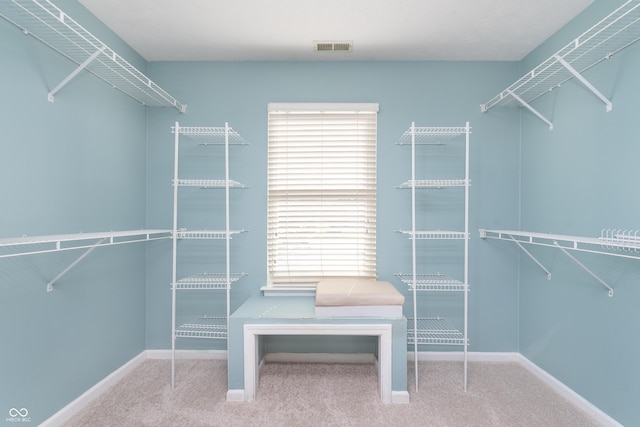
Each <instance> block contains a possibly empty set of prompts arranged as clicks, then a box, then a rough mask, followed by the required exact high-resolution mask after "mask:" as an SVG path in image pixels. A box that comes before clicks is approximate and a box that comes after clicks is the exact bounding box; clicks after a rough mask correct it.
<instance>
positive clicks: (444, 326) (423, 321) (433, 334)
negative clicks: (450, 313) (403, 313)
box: [407, 317, 465, 345]
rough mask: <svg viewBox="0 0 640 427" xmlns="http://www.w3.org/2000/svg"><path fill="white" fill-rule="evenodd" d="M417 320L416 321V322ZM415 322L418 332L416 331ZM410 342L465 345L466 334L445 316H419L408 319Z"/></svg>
mask: <svg viewBox="0 0 640 427" xmlns="http://www.w3.org/2000/svg"><path fill="white" fill-rule="evenodd" d="M414 321H415V322H414ZM414 324H415V325H417V328H418V329H417V330H416V331H417V332H416V333H414ZM407 337H408V341H409V344H414V343H417V344H430V345H464V344H465V339H464V334H463V333H462V332H460V331H459V330H458V329H456V328H454V327H453V326H451V324H449V322H447V320H446V319H445V318H444V317H418V318H416V319H407Z"/></svg>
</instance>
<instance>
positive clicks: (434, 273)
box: [396, 122, 470, 390]
mask: <svg viewBox="0 0 640 427" xmlns="http://www.w3.org/2000/svg"><path fill="white" fill-rule="evenodd" d="M469 134H470V127H469V123H468V122H467V123H466V124H465V126H460V127H418V126H416V125H415V123H412V124H411V127H410V128H409V129H408V130H407V131H406V132H404V134H403V135H402V137H401V138H400V140H399V141H398V142H397V144H398V145H408V146H410V148H411V179H410V180H408V181H406V182H404V183H403V184H401V185H399V186H398V187H397V188H399V189H405V190H410V191H411V229H410V230H398V231H399V232H400V233H402V234H404V235H407V236H408V237H409V239H410V241H411V254H412V272H411V273H410V274H407V273H397V274H396V276H398V277H399V278H400V279H401V280H402V281H403V282H404V283H405V284H407V285H408V287H409V290H410V291H411V292H412V297H413V318H409V319H408V326H407V339H408V343H409V344H410V345H411V344H412V345H413V350H414V362H415V375H416V378H415V381H416V390H418V388H419V378H418V346H419V345H439V346H456V347H461V348H462V352H463V361H464V373H463V376H464V378H463V383H464V389H465V390H466V389H467V346H468V339H467V311H468V309H467V308H468V292H469V282H468V275H469V184H470V180H469ZM417 175H420V176H429V179H417V178H416V176H417ZM451 175H453V176H451ZM434 192H450V194H447V195H446V196H445V197H435V194H434ZM418 193H419V194H418ZM438 205H440V206H438ZM441 226H445V229H443V228H441ZM424 227H426V229H425V228H424ZM418 241H420V244H418ZM421 253H424V254H426V256H420V254H421ZM447 258H448V259H447ZM440 268H444V269H445V271H442V270H440V271H438V270H439V269H440ZM452 293H457V294H461V298H454V300H457V301H459V304H460V306H459V308H460V310H459V313H460V316H459V317H461V319H462V321H461V323H462V324H461V325H456V326H453V324H452V323H451V322H450V321H449V320H448V319H447V318H446V317H444V316H442V315H440V314H436V313H431V312H428V313H421V311H424V308H423V307H424V304H421V300H428V301H426V302H428V303H429V310H433V309H434V308H433V307H438V299H439V298H442V297H443V296H444V298H443V303H444V304H449V303H450V301H449V298H447V296H449V297H450V296H452ZM460 299H461V301H460Z"/></svg>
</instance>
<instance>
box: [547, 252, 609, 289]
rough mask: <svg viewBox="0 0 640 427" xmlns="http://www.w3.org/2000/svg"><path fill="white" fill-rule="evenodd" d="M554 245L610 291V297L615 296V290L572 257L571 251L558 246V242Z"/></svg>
mask: <svg viewBox="0 0 640 427" xmlns="http://www.w3.org/2000/svg"><path fill="white" fill-rule="evenodd" d="M553 244H554V245H555V246H556V247H557V248H558V249H560V250H561V251H562V252H564V254H565V255H566V256H568V257H569V258H571V259H572V260H573V261H574V262H575V263H576V264H578V265H579V266H580V267H581V268H582V269H583V270H584V271H586V272H587V273H589V274H590V275H591V277H593V278H594V279H596V280H597V281H598V282H600V283H601V284H602V285H603V286H604V287H605V288H607V289H608V290H609V296H610V297H612V296H613V288H612V287H611V286H609V285H607V283H606V282H605V281H604V280H602V279H601V278H600V277H598V276H597V275H596V274H595V273H594V272H593V271H591V270H589V269H588V268H587V267H586V266H585V265H584V264H583V263H581V262H580V261H578V259H577V258H576V257H574V256H573V255H571V254H570V253H569V251H567V250H566V249H565V248H563V247H562V246H560V245H559V244H558V242H553Z"/></svg>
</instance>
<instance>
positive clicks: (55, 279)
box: [47, 237, 107, 292]
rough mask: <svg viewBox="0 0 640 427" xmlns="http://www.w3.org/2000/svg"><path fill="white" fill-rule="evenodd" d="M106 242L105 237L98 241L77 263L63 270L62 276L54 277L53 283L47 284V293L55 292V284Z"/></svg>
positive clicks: (74, 262)
mask: <svg viewBox="0 0 640 427" xmlns="http://www.w3.org/2000/svg"><path fill="white" fill-rule="evenodd" d="M105 240H107V238H106V237H103V238H102V239H100V240H98V241H97V242H96V243H95V244H94V245H93V246H91V247H90V248H89V249H87V250H86V251H85V252H84V253H83V254H82V255H80V256H79V257H78V258H77V259H76V260H75V261H73V262H72V263H71V264H70V265H69V266H68V267H67V268H65V269H64V270H62V271H61V272H60V274H58V275H57V276H56V277H54V278H53V279H51V281H50V282H49V283H47V292H51V291H52V290H53V284H54V283H56V282H57V281H58V280H59V279H60V278H61V277H62V276H64V275H65V274H67V273H68V272H69V270H71V269H72V268H73V267H75V266H76V265H78V263H80V261H82V260H83V259H84V258H85V257H86V256H87V255H89V254H90V253H91V252H93V250H94V249H95V248H97V247H98V246H100V245H101V244H102V243H103V242H104V241H105Z"/></svg>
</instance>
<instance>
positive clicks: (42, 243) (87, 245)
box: [0, 230, 171, 292]
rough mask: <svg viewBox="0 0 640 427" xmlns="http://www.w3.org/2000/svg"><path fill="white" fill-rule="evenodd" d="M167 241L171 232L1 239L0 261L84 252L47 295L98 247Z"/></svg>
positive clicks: (136, 231) (62, 273) (49, 285)
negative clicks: (39, 255)
mask: <svg viewBox="0 0 640 427" xmlns="http://www.w3.org/2000/svg"><path fill="white" fill-rule="evenodd" d="M170 238H171V230H131V231H106V232H97V233H73V234H53V235H46V236H23V237H8V238H7V237H5V238H0V258H9V257H16V256H23V255H35V254H44V253H51V252H60V251H69V250H76V249H86V251H85V252H83V253H82V255H80V256H79V257H78V258H77V259H76V260H75V261H73V262H72V263H71V264H70V265H69V266H68V267H67V268H65V269H64V270H63V271H62V272H61V273H60V274H58V275H57V276H56V277H54V278H53V279H51V280H50V281H49V283H47V292H51V291H52V290H53V285H54V283H55V282H57V281H58V280H59V279H60V278H61V277H62V276H64V275H65V274H66V273H67V272H69V270H71V269H72V268H73V267H75V266H76V265H77V264H78V263H79V262H80V261H82V260H83V259H84V258H85V257H86V256H87V255H89V254H90V253H91V252H92V251H93V250H94V249H96V248H97V247H99V246H112V245H123V244H126V243H138V242H149V241H152V240H160V239H170Z"/></svg>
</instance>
